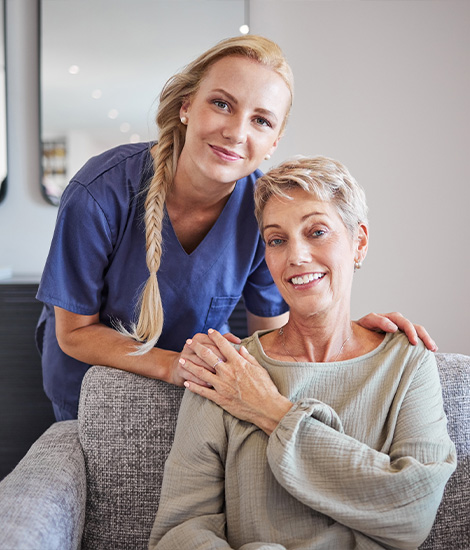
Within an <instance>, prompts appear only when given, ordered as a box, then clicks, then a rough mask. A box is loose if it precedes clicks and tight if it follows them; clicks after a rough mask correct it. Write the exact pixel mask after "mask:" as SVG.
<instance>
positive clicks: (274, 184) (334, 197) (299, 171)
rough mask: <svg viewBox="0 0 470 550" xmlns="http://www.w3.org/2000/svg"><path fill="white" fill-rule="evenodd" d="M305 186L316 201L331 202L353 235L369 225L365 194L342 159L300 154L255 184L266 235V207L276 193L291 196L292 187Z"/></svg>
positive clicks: (257, 207) (260, 222)
mask: <svg viewBox="0 0 470 550" xmlns="http://www.w3.org/2000/svg"><path fill="white" fill-rule="evenodd" d="M297 188H298V189H303V190H304V191H306V192H307V193H310V194H311V195H313V196H314V197H315V198H316V199H317V200H320V201H325V202H332V203H333V204H334V206H335V207H336V209H337V211H338V214H339V216H340V217H341V219H342V221H343V223H344V225H345V226H346V228H347V229H348V230H349V232H350V233H351V235H353V236H354V235H355V233H356V230H357V228H358V226H359V224H365V225H367V224H368V221H367V203H366V195H365V193H364V190H363V189H362V187H361V186H360V185H359V184H358V183H357V182H356V180H355V179H354V178H353V177H352V176H351V174H350V173H349V170H348V169H347V168H346V166H344V165H343V164H341V163H340V162H338V161H336V160H333V159H331V158H327V157H321V156H319V157H303V156H298V157H295V158H293V159H291V160H287V161H285V162H283V163H282V164H280V165H279V166H277V167H275V168H272V169H271V170H269V172H267V173H266V174H265V175H264V176H262V177H261V178H259V179H258V181H257V182H256V187H255V216H256V219H257V221H258V225H259V228H260V231H261V234H263V212H264V208H265V206H266V204H267V202H268V201H269V199H270V198H271V197H273V196H276V197H283V198H287V199H291V197H290V196H289V191H290V190H291V189H297Z"/></svg>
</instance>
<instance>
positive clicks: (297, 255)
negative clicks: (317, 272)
mask: <svg viewBox="0 0 470 550" xmlns="http://www.w3.org/2000/svg"><path fill="white" fill-rule="evenodd" d="M288 251H289V254H288V260H289V263H290V264H291V265H302V264H306V263H309V262H311V260H312V255H311V253H310V248H309V246H308V245H307V243H306V242H305V241H304V240H303V239H291V240H290V241H289V248H288Z"/></svg>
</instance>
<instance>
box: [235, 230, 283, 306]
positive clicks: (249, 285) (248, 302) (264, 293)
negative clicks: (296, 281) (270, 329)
mask: <svg viewBox="0 0 470 550" xmlns="http://www.w3.org/2000/svg"><path fill="white" fill-rule="evenodd" d="M264 252H265V246H264V242H263V240H262V239H261V237H259V238H258V246H257V248H256V252H255V257H254V260H253V264H252V265H253V268H252V271H251V273H250V275H249V276H248V279H247V282H246V284H245V287H244V289H243V299H244V300H245V306H246V308H247V310H248V311H249V312H250V313H252V314H253V315H258V316H259V317H276V316H277V315H282V314H283V313H285V312H286V311H288V310H289V306H288V305H287V304H286V303H285V302H284V300H283V298H282V296H281V295H280V293H279V291H278V289H277V287H276V285H275V284H274V281H273V279H272V277H271V273H270V272H269V269H268V266H267V265H266V261H265V259H264Z"/></svg>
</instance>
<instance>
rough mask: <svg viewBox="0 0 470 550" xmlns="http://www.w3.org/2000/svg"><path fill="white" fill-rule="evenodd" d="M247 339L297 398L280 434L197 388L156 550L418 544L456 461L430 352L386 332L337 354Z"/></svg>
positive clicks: (189, 401) (187, 403) (165, 492)
mask: <svg viewBox="0 0 470 550" xmlns="http://www.w3.org/2000/svg"><path fill="white" fill-rule="evenodd" d="M263 333H264V332H260V333H257V334H255V335H253V336H252V337H250V338H248V339H246V340H245V341H244V342H243V344H244V345H245V346H246V348H247V349H248V351H249V352H250V353H251V354H252V355H253V356H254V357H255V358H256V359H257V360H258V361H259V363H260V364H261V365H262V366H263V367H265V368H266V369H267V370H268V372H269V373H270V375H271V377H272V379H273V381H274V383H275V384H276V386H277V387H278V388H279V390H280V392H281V393H282V394H283V395H285V396H288V397H289V399H290V400H291V401H292V402H293V403H294V406H293V408H292V409H291V410H290V411H289V412H288V413H287V414H286V415H285V416H284V418H283V419H282V420H281V422H280V423H279V425H278V426H277V428H276V429H275V430H274V431H273V433H272V434H271V435H270V436H267V435H266V434H265V433H264V432H263V431H262V430H260V429H259V428H257V427H256V426H254V425H253V424H250V423H248V422H244V421H240V420H238V419H237V418H234V417H233V416H231V415H230V414H228V413H227V412H225V411H224V410H223V409H221V408H220V407H219V406H217V405H215V404H214V403H212V402H211V401H209V400H206V399H203V398H201V397H200V396H198V395H195V394H192V393H191V392H189V391H186V393H185V395H184V398H183V402H182V406H181V409H180V414H179V418H178V425H177V429H176V435H175V441H174V445H173V448H172V451H171V453H170V456H169V458H168V461H167V463H166V467H165V475H164V480H163V487H162V495H161V500H160V507H159V510H158V513H157V517H156V520H155V524H154V527H153V530H152V534H151V539H150V544H149V548H151V549H154V548H158V549H162V550H163V549H168V550H175V549H178V550H180V549H181V550H189V549H192V548H198V549H203V548H204V549H205V548H207V549H208V550H209V549H210V550H213V549H216V548H217V549H218V548H236V549H242V550H268V549H282V548H286V549H298V550H301V549H305V550H307V549H315V550H320V549H321V550H323V549H328V550H348V549H377V548H404V549H414V548H417V547H418V546H419V545H420V544H421V543H422V542H423V541H424V539H425V538H426V536H427V535H428V533H429V531H430V529H431V527H432V524H433V521H434V517H435V514H436V511H437V508H438V506H439V503H440V501H441V498H442V493H443V490H444V486H445V484H446V482H447V480H448V479H449V477H450V475H451V474H452V472H453V471H454V469H455V466H456V454H455V448H454V445H453V443H452V442H451V440H450V439H449V436H448V434H447V427H446V426H447V420H446V417H445V414H444V410H443V405H442V394H441V387H440V382H439V375H438V371H437V366H436V361H435V358H434V356H433V354H432V353H431V352H429V351H427V350H426V349H425V348H424V346H423V345H422V344H421V343H420V344H418V345H417V346H411V345H410V344H409V343H408V340H407V338H406V337H405V336H404V335H403V334H401V333H398V334H394V335H387V336H386V337H385V338H384V340H383V342H382V343H381V344H380V346H379V347H378V348H376V349H375V350H374V351H372V352H370V353H368V354H367V355H364V356H362V357H357V358H355V359H351V360H347V361H341V362H335V363H286V362H283V361H277V360H274V359H271V358H269V357H267V356H266V355H265V353H264V351H263V349H262V346H261V343H260V341H259V338H258V336H259V335H261V334H263Z"/></svg>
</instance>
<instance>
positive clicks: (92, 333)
mask: <svg viewBox="0 0 470 550" xmlns="http://www.w3.org/2000/svg"><path fill="white" fill-rule="evenodd" d="M58 340H59V345H60V347H61V349H62V351H63V352H64V353H66V354H67V355H70V356H71V357H73V358H75V359H78V360H79V361H83V362H84V363H88V364H90V365H103V366H107V367H114V368H118V369H121V370H125V371H128V372H133V373H135V374H140V375H142V376H146V377H148V378H156V379H159V380H164V381H165V382H170V383H175V381H174V380H173V376H172V372H173V369H172V365H173V363H174V361H175V360H176V358H177V357H178V355H179V354H178V353H177V352H174V351H169V350H164V349H159V348H153V349H152V350H150V351H149V352H148V353H146V354H144V355H131V354H132V353H133V352H135V351H136V347H137V342H135V341H134V340H133V339H132V338H129V337H127V336H125V335H123V334H120V333H119V332H118V331H116V330H114V329H112V328H110V327H108V326H106V325H104V324H102V323H94V324H91V325H87V326H82V327H80V328H76V329H75V330H73V331H70V332H68V333H67V334H65V335H64V334H63V335H61V336H60V337H58ZM181 384H182V381H181V382H180V383H179V384H178V385H181Z"/></svg>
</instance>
